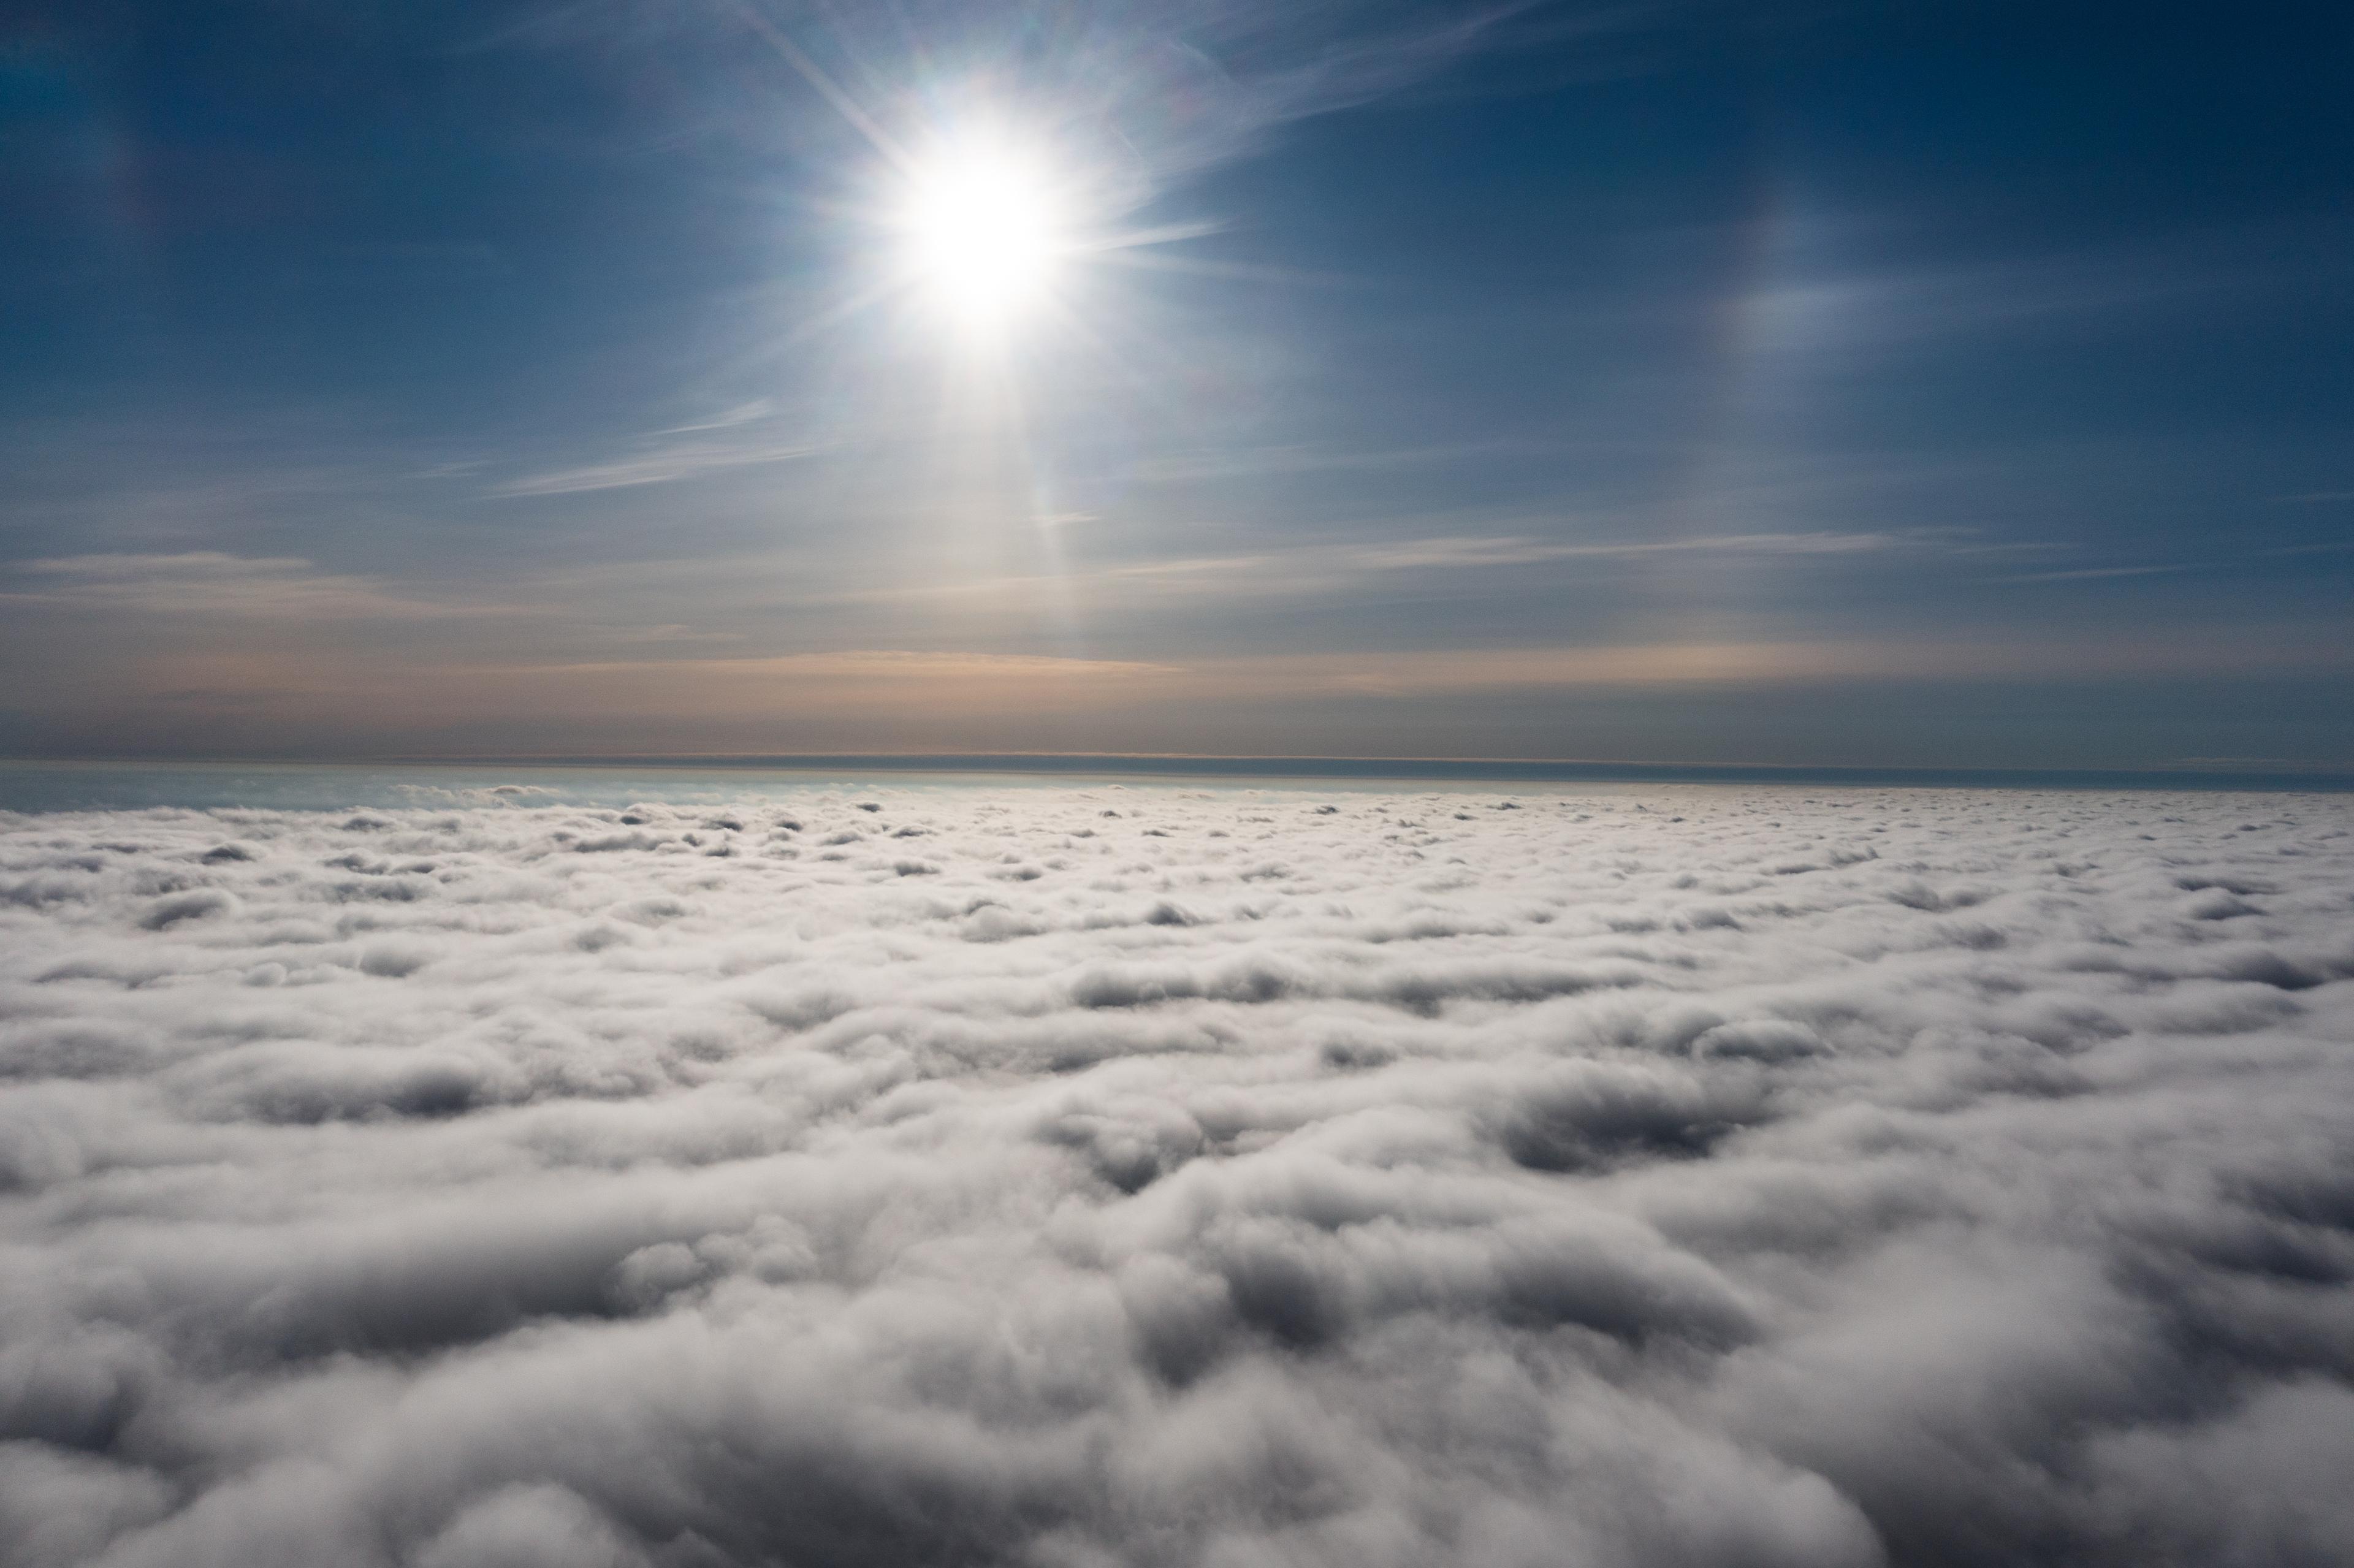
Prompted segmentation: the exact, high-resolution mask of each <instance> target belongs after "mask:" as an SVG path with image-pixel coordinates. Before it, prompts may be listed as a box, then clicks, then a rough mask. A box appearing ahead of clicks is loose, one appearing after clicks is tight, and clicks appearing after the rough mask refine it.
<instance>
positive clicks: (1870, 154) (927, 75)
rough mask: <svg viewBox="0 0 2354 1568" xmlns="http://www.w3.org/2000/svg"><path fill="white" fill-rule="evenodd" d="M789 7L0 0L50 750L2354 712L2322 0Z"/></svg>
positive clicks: (1475, 738)
mask: <svg viewBox="0 0 2354 1568" xmlns="http://www.w3.org/2000/svg"><path fill="white" fill-rule="evenodd" d="M755 4H756V5H758V9H757V14H756V16H747V14H746V10H745V7H744V6H743V5H740V4H738V3H737V0H674V3H669V4H662V5H654V4H649V3H644V0H635V3H615V0H564V3H559V4H532V5H525V4H514V5H490V4H477V5H433V4H422V5H394V4H389V3H383V4H358V3H349V4H334V3H330V0H277V3H272V4H233V3H222V4H210V5H201V6H190V5H131V4H111V3H109V0H76V3H74V4H71V5H42V4H38V3H37V4H35V5H33V6H32V7H31V9H30V12H29V14H27V11H26V9H25V8H24V7H22V6H19V7H17V8H16V10H15V11H13V12H12V13H11V16H13V17H14V19H13V20H8V21H5V22H0V138H5V140H0V152H5V160H4V161H0V204H5V213H6V216H7V221H6V232H7V235H8V239H7V243H6V244H5V248H0V321H5V323H6V325H5V342H6V347H7V352H6V354H5V357H0V500H5V535H0V596H5V607H6V609H5V617H0V660H5V665H6V668H7V669H8V670H9V671H10V672H12V674H13V676H14V678H13V679H11V680H10V681H9V682H8V683H7V688H6V691H5V694H0V750H5V751H13V752H16V753H20V754H27V753H28V754H43V753H48V754H71V753H81V754H120V753H179V754H186V753H222V754H281V753H284V754H337V753H345V754H351V753H356V754H384V753H443V754H451V753H469V752H471V753H485V752H491V753H516V752H596V753H602V754H610V753H615V752H664V751H754V752H791V751H842V750H862V751H878V750H925V751H929V750H957V749H973V750H985V751H992V752H1003V751H1015V750H1034V749H1068V750H1087V751H1104V750H1122V751H1190V752H1208V753H1221V754H1245V753H1277V754H1300V753H1325V754H1346V755H1419V756H1434V755H1457V756H1500V757H1555V758H1645V759H1659V760H1670V761H1692V762H1729V763H1741V762H1767V763H1772V762H1792V763H1798V762H1806V763H1850V764H1861V765H1893V766H1904V765H1927V766H1985V767H2008V766H2020V767H2071V766H2084V767H2170V766H2181V765H2186V764H2190V765H2199V764H2200V763H2211V762H2212V761H2213V760H2214V759H2220V758H2230V759H2233V760H2234V761H2235V762H2236V763H2238V764H2240V765H2243V766H2247V765H2253V766H2264V767H2272V766H2279V765H2325V766H2343V765H2346V764H2348V763H2349V761H2354V700H2349V699H2354V634H2349V628H2354V615H2349V597H2354V596H2349V588H2354V439H2349V437H2350V436H2354V286H2349V261H2348V258H2349V255H2354V248H2349V240H2354V209H2349V201H2348V196H2349V191H2354V108H2349V101H2354V94H2349V93H2348V92H2347V91H2346V90H2345V78H2346V72H2347V68H2348V65H2349V61H2354V25H2349V20H2348V19H2347V16H2346V13H2345V12H2344V11H2343V10H2342V9H2341V8H2338V7H2332V6H2323V5H2269V6H2267V5H2254V6H2247V7H2238V8H2233V9H2232V10H2230V11H2228V12H2227V11H2223V10H2219V9H2217V8H2213V7H2188V6H2182V7H2168V6H2142V5H2073V6H2050V5H1933V4H1915V5H1831V4H1823V5H1796V4H1794V5H1772V4H1760V5H1680V4H1666V3H1662V4H1657V5H1641V4H1638V5H1631V6H1629V5H1531V6H1525V7H1517V8H1511V9H1500V10H1497V11H1494V12H1482V11H1480V10H1479V9H1477V8H1476V7H1472V6H1468V5H1444V6H1416V5H1398V4H1384V5H1339V4H1329V5H1327V4H1310V5H1294V6H1286V7H1265V6H1252V5H1224V4H1214V3H1209V0H1182V3H1179V4H1172V5H1144V4H1133V3H1131V4H1117V5H1114V4H1103V5H1079V4H1066V5H1004V6H997V7H991V6H988V5H978V4H963V5H949V4H930V5H924V4H906V3H902V4H864V5H834V6H825V5H779V4H766V5H759V4H758V0H755ZM1269 13H1274V14H1273V15H1270V14H1269ZM763 20H764V21H765V22H766V23H767V24H769V26H772V27H773V28H775V29H776V31H775V32H774V33H773V35H771V34H770V33H769V31H768V30H767V28H764V27H763V26H761V25H760V22H761V21H763ZM779 41H781V48H779ZM789 57H791V58H789ZM821 83H822V86H821ZM829 92H831V93H832V96H833V98H834V99H835V100H836V101H829V98H828V93H829ZM844 105H846V106H847V108H848V112H847V113H845V112H844V111H843V106H844ZM862 127H863V128H862ZM983 132H986V135H984V134H983ZM991 137H993V138H995V139H996V140H997V141H999V142H1002V143H1007V144H1017V143H1018V145H1019V146H1020V147H1021V148H1022V149H1023V150H1024V151H1025V153H1026V154H1030V155H1032V162H1031V164H1029V165H1027V166H1029V167H1031V168H1032V169H1033V170H1034V171H1044V172H1045V173H1046V174H1047V175H1050V176H1051V178H1052V180H1053V182H1054V188H1055V191H1056V193H1058V194H1057V200H1058V201H1059V202H1060V204H1061V205H1060V209H1059V210H1061V211H1062V213H1063V216H1064V218H1065V219H1066V228H1068V230H1069V231H1070V232H1071V233H1072V234H1080V235H1082V236H1083V238H1085V239H1086V244H1084V245H1082V246H1079V247H1077V248H1076V254H1072V255H1068V256H1065V257H1062V258H1061V259H1060V260H1057V261H1056V262H1055V265H1054V268H1053V271H1052V275H1051V277H1050V278H1049V279H1048V281H1046V282H1045V283H1044V284H1043V285H1042V288H1043V290H1044V292H1043V294H1042V295H1041V297H1039V298H1038V299H1035V300H1033V301H1032V302H1030V304H1029V305H1028V306H1027V307H1026V308H1025V309H1024V311H1023V313H1022V314H1021V315H1020V317H1019V319H1015V318H1013V316H1012V315H1010V314H1009V315H1008V317H1007V319H1006V320H1005V321H1003V322H1002V323H996V324H995V326H994V327H993V328H992V330H991V332H990V333H989V334H987V335H986V339H985V341H984V340H983V339H982V338H981V337H979V336H976V335H975V334H972V333H970V332H966V331H961V330H960V329H959V327H958V326H957V325H956V324H954V323H949V322H948V321H947V320H946V319H944V317H943V316H942V314H941V313H940V312H939V311H938V310H936V309H932V308H929V307H930V305H931V304H932V303H934V302H929V301H928V300H927V299H925V298H921V297H918V296H920V295H921V294H922V292H923V289H922V287H921V285H920V282H919V281H917V282H911V281H910V280H909V279H907V277H906V276H904V275H903V270H902V258H901V257H900V254H899V251H898V250H897V249H894V247H895V246H896V245H897V244H898V240H897V238H896V231H895V230H894V228H893V223H894V221H895V219H894V217H893V216H892V215H893V214H894V213H895V212H896V211H897V210H898V208H897V207H896V206H895V205H894V204H895V203H899V202H901V200H902V197H901V195H900V193H901V192H903V191H904V190H905V189H907V188H913V187H912V186H911V185H910V182H911V180H912V181H915V182H917V183H918V184H920V182H921V181H922V180H923V179H924V178H925V177H926V171H927V170H928V169H930V168H935V167H937V166H939V165H940V162H941V160H942V159H943V158H944V157H945V158H947V159H949V161H950V162H951V163H953V161H954V159H955V157H956V156H957V153H958V149H959V148H960V147H963V146H966V145H970V144H973V143H975V142H976V138H979V139H981V140H987V139H989V138H991ZM899 154H905V158H904V160H903V161H902V162H899V163H895V157H897V156H898V155H899Z"/></svg>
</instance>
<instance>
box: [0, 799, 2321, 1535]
mask: <svg viewBox="0 0 2354 1568" xmlns="http://www.w3.org/2000/svg"><path fill="white" fill-rule="evenodd" d="M508 799H509V800H514V799H524V800H528V799H529V798H528V797H509V798H508ZM2349 830H2354V802H2349V801H2347V800H2328V799H2317V798H2298V797H2285V796H2283V797H2269V798H2255V797H2239V798H2232V797H2160V796H2134V797H2099V796H2090V795H2042V796H2038V795H2026V794H2011V795H1970V794H1960V793H1941V792H1927V791H1903V792H1887V793H1860V792H1850V793H1823V792H1819V791H1818V792H1811V793H1809V792H1807V791H1801V790H1770V789H1754V790H1733V789H1726V790H1703V789H1653V790H1646V791H1643V792H1640V793H1635V794H1625V795H1615V796H1575V795H1560V794H1543V795H1538V794H1530V795H1521V796H1518V797H1505V796H1489V795H1474V794H1444V795H1428V794H1419V793H1405V792H1398V793H1384V792H1378V791H1362V792H1346V793H1335V794H1332V795H1331V796H1330V797H1324V796H1319V795H1311V794H1305V793H1299V792H1292V791H1283V790H1268V791H1264V792H1237V791H1193V790H1180V789H1136V788H1132V789H1113V788H1108V787H1098V788H1092V789H1090V788H1085V787H1055V788H1027V789H1011V788H1007V789H991V788H987V787H972V788H967V789H938V788H932V789H902V790H893V789H885V790H880V791H875V792H873V793H858V794H852V793H844V792H838V791H833V792H830V791H827V790H824V789H809V790H807V791H803V792H801V793H797V794H792V795H787V796H779V797H775V798H769V799H764V800H746V801H743V802H740V803H738V804H737V805H735V806H732V807H728V808H704V807H693V806H682V805H676V804H669V805H648V806H642V807H637V808H631V809H628V810H592V809H587V808H581V807H569V806H548V805H535V804H525V805H522V806H516V805H514V804H505V803H499V804H493V803H488V802H485V803H482V804H472V803H466V804H460V805H457V806H453V807H448V808H442V807H435V808H431V809H411V810H367V811H361V812H357V813H351V812H334V813H319V812H306V811H268V810H214V811H193V810H161V809H159V810H137V811H115V812H91V813H84V814H71V813H51V814H36V815H18V816H14V817H0V1074H5V1076H0V1560H5V1561H6V1562H8V1563H12V1564H22V1565H24V1568H50V1565H61V1564H69V1563H101V1564H105V1565H107V1568H144V1565H150V1564H153V1565H158V1568H162V1565H167V1564H168V1565H171V1568H193V1565H202V1564H220V1565H222V1568H229V1565H235V1568H253V1565H260V1568H269V1565H275V1564H286V1565H289V1568H293V1565H306V1568H307V1565H311V1564H318V1563H342V1564H354V1565H373V1564H387V1565H388V1564H396V1563H398V1564H414V1565H417V1568H493V1565H532V1564H543V1563H544V1564H550V1565H554V1564H565V1565H568V1568H578V1565H587V1564H596V1565H603V1564H613V1565H623V1564H627V1565H654V1564H659V1565H663V1568H705V1565H714V1568H716V1565H722V1564H755V1563H761V1564H767V1563H794V1564H800V1563H809V1564H819V1563H825V1564H833V1563H1029V1564H1037V1565H1040V1568H1085V1565H1095V1564H1111V1563H1136V1564H1161V1563H1168V1564H1177V1563H1201V1564H1204V1565H1216V1568H1252V1565H1257V1564H1268V1563H1332V1564H1346V1565H1348V1568H1376V1565H1385V1564H1415V1563H1435V1562H1458V1563H1482V1564H1494V1565H1510V1564H1553V1563H1593V1564H1598V1565H1617V1564H1626V1565H1629V1568H1636V1565H1645V1564H1661V1565H1665V1564H1728V1565H1730V1564H1745V1565H1764V1564H1791V1565H1794V1568H1797V1565H1806V1568H1826V1565H1840V1564H1856V1565H1862V1564H1870V1563H1882V1562H1890V1563H1923V1564H1949V1563H1950V1564H1964V1563H2032V1562H2048V1563H2119V1564H2123V1563H2134V1564H2151V1563H2194V1562H2195V1563H2236V1564H2251V1565H2253V1564H2274V1563H2280V1564H2290V1563H2315V1564H2319V1563H2334V1562H2344V1561H2348V1560H2349V1559H2354V1502H2349V1499H2348V1495H2347V1489H2346V1487H2345V1485H2344V1478H2345V1477H2346V1476H2348V1475H2354V1289H2349V1279H2354V1140H2349V1137H2348V1134H2347V1131H2346V1128H2347V1126H2348V1124H2349V1114H2354V897H2350V896H2349V889H2354V832H2349Z"/></svg>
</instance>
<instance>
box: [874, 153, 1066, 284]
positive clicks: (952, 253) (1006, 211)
mask: <svg viewBox="0 0 2354 1568" xmlns="http://www.w3.org/2000/svg"><path fill="white" fill-rule="evenodd" d="M901 222H902V227H903V228H904V229H905V231H906V234H907V243H908V250H909V258H908V259H909V261H910V263H911V264H912V266H913V268H914V270H915V271H916V272H917V274H918V275H919V276H920V278H921V279H922V281H924V283H925V284H926V285H927V286H928V288H929V289H930V290H931V291H933V292H935V293H936V294H938V297H939V298H940V300H941V301H942V302H943V303H945V304H946V305H947V306H948V307H949V309H950V310H951V311H952V312H953V313H955V314H956V315H957V317H958V318H959V319H960V320H961V321H962V322H964V323H966V324H967V325H969V326H974V327H983V328H988V327H996V326H1001V325H1002V324H1004V323H1006V322H1008V321H1009V320H1010V319H1011V318H1013V316H1015V315H1018V314H1020V313H1022V312H1023V311H1024V310H1025V309H1027V308H1028V307H1030V306H1032V305H1034V304H1035V303H1036V302H1037V301H1038V299H1039V297H1040V296H1041V295H1042V294H1044V292H1045V291H1046V289H1047V287H1048V286H1049V285H1050V284H1051V283H1052V282H1053V281H1054V274H1055V270H1056V267H1057V265H1058V263H1059V262H1060V261H1061V260H1062V258H1063V257H1064V256H1065V255H1066V253H1067V251H1068V249H1069V239H1068V236H1067V234H1066V229H1065V222H1066V219H1065V217H1064V214H1063V213H1062V212H1061V211H1060V210H1059V204H1058V203H1057V202H1056V200H1055V191H1054V189H1053V187H1052V185H1050V184H1049V183H1048V182H1047V180H1046V179H1045V177H1044V175H1043V174H1042V173H1041V171H1040V170H1039V169H1038V168H1037V166H1036V165H1035V164H1032V163H1031V162H1029V161H1028V160H1026V159H1024V158H1023V157H1022V156H1021V155H1019V154H1016V153H1013V152H1012V151H1010V150H1009V149H1006V148H1003V147H1001V146H995V145H991V144H988V143H974V144H971V145H967V146H960V147H955V148H950V149H949V150H947V151H945V152H943V153H941V154H938V155H936V156H934V157H933V158H932V159H931V160H930V161H929V162H928V163H927V164H925V165H924V166H923V167H921V168H920V169H919V170H918V171H917V174H916V175H915V178H914V180H913V182H912V185H911V188H910V189H909V191H908V193H907V207H906V211H905V213H904V214H903V216H902V220H901Z"/></svg>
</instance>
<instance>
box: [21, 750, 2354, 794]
mask: <svg viewBox="0 0 2354 1568" xmlns="http://www.w3.org/2000/svg"><path fill="white" fill-rule="evenodd" d="M2217 760H2218V761H2219V762H2221V761H2224V760H2227V759H2221V758H2219V759H2217ZM2228 760H2234V761H2235V760H2237V759H2228ZM2248 760H2249V761H2250V762H2255V761H2258V760H2259V759H2256V758H2250V759H2248ZM2262 760H2263V761H2264V763H2265V765H2264V766H2262V767H2246V766H2242V767H2221V766H2210V765H2202V763H2201V762H2200V761H2199V760H2196V759H2186V760H2185V761H2184V762H2180V763H2176V764H2171V765H2167V766H2158V767H2149V766H2144V767H2133V768H2119V767H2110V768H2086V767H2003V768H1966V767H1941V766H1936V765H1934V764H1905V765H1890V764H1876V763H1875V764H1858V763H1784V762H1669V761H1661V760H1657V759H1624V758H1500V757H1444V758H1438V757H1423V758H1416V757H1350V756H1314V755H1306V756H1302V755H1289V756H1280V755H1263V756H1222V755H1214V754H1206V753H1193V752H1056V751H1004V752H600V753H569V752H567V753H391V754H380V755H373V756H370V755H348V756H314V757H303V756H288V755H278V756H245V757H238V756H187V757H175V756H144V757H125V756H114V757H32V756H15V757H10V756H0V766H9V767H24V766H33V767H56V768H75V767H90V768H121V767H133V768H174V767H180V768H197V767H201V768H219V767H230V768H234V767H262V768H305V767H308V768H633V767H635V768H695V767H703V768H746V769H755V768H767V769H772V770H775V771H780V772H808V771H833V770H842V769H855V770H858V771H865V772H907V773H958V772H972V773H1006V774H1022V773H1033V774H1087V773H1110V774H1119V775H1127V776H1133V777H1154V776H1161V777H1172V778H1214V777H1235V778H1266V779H1280V778H1299V779H1401V780H1409V779H1434V780H1457V781H1467V782H1468V781H1479V780H1482V779H1493V780H1495V781H1497V782H1561V783H1575V782H1580V781H1590V782H1614V781H1615V782H1627V783H1678V782H1684V783H1707V782H1719V783H1773V782H1787V783H1811V784H1824V785H1833V784H1885V785H1892V786H1907V785H1909V786H1914V787H1927V788H1935V787H1940V786H1943V787H1948V788H1951V787H1956V786H1958V785H1964V784H1976V785H1983V786H1987V787H1990V788H2005V787H2008V788H2029V787H2040V788H2057V789H2067V788H2077V789H2085V788H2093V789H2098V788H2112V789H2135V788H2142V789H2164V788H2178V789H2252V790H2262V791H2266V792H2276V791H2291V792H2293V791H2296V790H2326V791H2329V792H2333V793H2335V792H2340V791H2349V792H2354V766H2350V765H2347V764H2331V763H2296V762H2290V761H2285V760H2280V761H2274V760H2272V759H2269V758H2267V759H2262Z"/></svg>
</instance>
